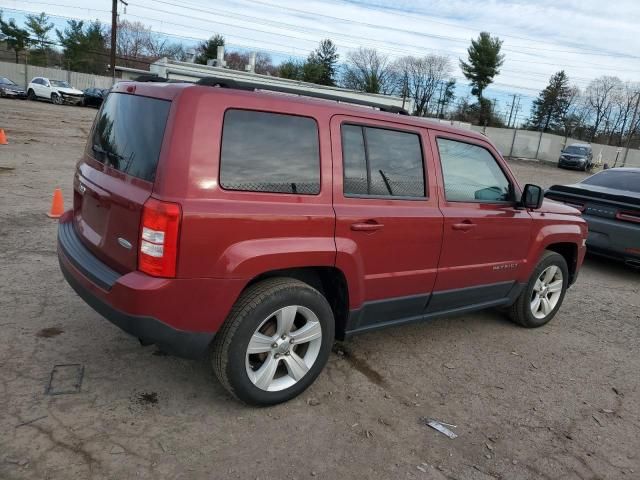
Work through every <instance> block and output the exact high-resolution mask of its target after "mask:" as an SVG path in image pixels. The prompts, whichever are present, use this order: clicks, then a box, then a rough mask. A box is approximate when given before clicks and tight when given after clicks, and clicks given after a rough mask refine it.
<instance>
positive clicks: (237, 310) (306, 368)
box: [212, 278, 335, 406]
mask: <svg viewBox="0 0 640 480" xmlns="http://www.w3.org/2000/svg"><path fill="white" fill-rule="evenodd" d="M334 331H335V325H334V318H333V312H332V310H331V307H330V306H329V303H328V302H327V300H326V299H325V297H324V296H323V295H322V294H321V293H320V292H319V291H318V290H316V289H315V288H313V287H311V286H310V285H308V284H306V283H304V282H301V281H299V280H295V279H292V278H271V279H267V280H264V281H262V282H259V283H256V284H254V285H252V286H250V287H249V288H248V289H247V290H246V291H245V292H244V293H243V294H242V295H241V296H240V298H239V299H238V301H237V302H236V304H235V305H234V307H233V308H232V310H231V313H230V314H229V316H228V317H227V320H226V321H225V323H224V324H223V325H222V327H221V329H220V331H219V332H218V333H217V334H216V337H215V340H214V343H213V349H212V365H213V370H214V372H215V374H216V376H217V377H218V379H219V380H220V383H222V385H223V386H224V387H225V388H226V389H227V390H228V391H229V392H230V393H231V394H232V395H234V396H235V397H236V398H237V399H239V400H240V401H242V402H245V403H247V404H251V405H260V406H265V405H274V404H277V403H281V402H285V401H287V400H290V399H292V398H294V397H296V396H297V395H299V394H300V393H302V392H303V391H304V390H305V389H306V388H307V387H309V386H310V385H311V384H312V383H313V381H314V380H315V379H316V377H317V376H318V375H319V374H320V372H321V371H322V369H323V368H324V366H325V364H326V363H327V360H328V359H329V354H330V352H331V346H332V343H333V339H334Z"/></svg>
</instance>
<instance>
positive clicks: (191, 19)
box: [0, 0, 640, 116]
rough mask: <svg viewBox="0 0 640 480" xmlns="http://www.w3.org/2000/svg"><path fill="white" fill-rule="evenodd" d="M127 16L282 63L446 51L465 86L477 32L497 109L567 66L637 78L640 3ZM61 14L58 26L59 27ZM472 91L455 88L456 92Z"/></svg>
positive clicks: (81, 9) (91, 11)
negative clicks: (494, 60)
mask: <svg viewBox="0 0 640 480" xmlns="http://www.w3.org/2000/svg"><path fill="white" fill-rule="evenodd" d="M128 3H129V6H128V7H127V10H126V14H125V13H124V12H123V9H122V5H121V6H120V9H121V10H120V11H121V14H122V16H123V17H125V18H127V19H129V20H131V21H142V22H143V23H146V24H148V25H150V26H151V27H152V29H153V30H155V31H158V32H163V33H165V34H169V35H172V36H175V38H176V39H180V40H182V41H184V42H185V43H189V42H195V41H197V40H198V39H204V38H207V37H209V36H210V35H212V34H214V33H221V34H223V35H224V36H225V37H226V39H227V43H228V44H229V45H231V46H235V47H238V48H245V49H260V50H264V51H267V52H268V53H270V54H271V55H272V56H273V57H274V60H276V61H278V60H281V59H284V58H288V57H304V56H306V54H307V53H308V52H309V51H310V50H312V49H313V48H315V47H316V45H317V43H318V41H319V40H320V39H322V38H327V37H328V38H331V39H332V40H333V41H334V42H335V43H336V44H337V45H338V48H339V51H340V53H341V54H342V55H343V56H344V54H345V53H346V52H347V51H348V50H350V49H353V48H357V47H359V46H365V47H374V48H377V49H378V50H379V51H381V52H382V53H384V54H386V55H388V56H389V57H391V58H395V57H399V56H403V55H424V54H428V53H437V54H442V55H448V56H450V57H451V59H452V63H453V65H454V76H455V77H456V78H457V79H458V83H459V84H460V85H463V84H466V81H465V80H464V78H463V77H462V74H461V72H460V70H459V68H458V58H460V57H465V56H466V52H465V51H466V48H467V46H468V45H469V40H470V39H471V38H474V37H476V36H477V35H478V33H479V32H480V31H481V30H486V31H489V32H491V33H492V34H493V35H498V36H499V37H500V38H501V39H502V40H504V44H503V50H504V53H505V55H506V61H505V64H504V66H503V68H502V72H501V74H500V75H499V76H498V77H497V78H496V81H495V84H494V85H493V86H492V87H491V88H490V89H489V90H488V91H487V96H489V97H495V98H497V99H498V103H499V106H500V109H501V110H506V109H507V108H508V101H509V100H507V99H508V95H509V94H513V93H517V94H520V95H523V96H524V97H525V99H524V101H523V105H524V111H523V110H521V112H520V115H524V116H526V114H528V110H529V105H530V98H529V99H528V100H527V98H526V97H532V96H535V95H536V94H537V92H538V91H539V90H540V89H541V88H543V87H544V86H545V85H546V83H547V81H548V79H549V76H550V75H551V74H553V73H554V72H556V71H558V70H560V69H564V70H565V71H566V72H567V74H568V75H569V77H570V79H571V80H572V82H573V83H574V84H576V85H577V86H579V87H580V88H584V87H586V85H587V84H588V82H589V80H590V79H592V78H595V77H597V76H601V75H615V76H618V77H620V78H621V79H622V80H629V81H638V80H640V36H639V35H638V33H637V31H638V27H637V21H638V19H640V0H616V1H615V2H609V3H606V4H603V2H601V1H596V0H580V1H579V0H562V1H560V0H555V1H552V0H493V1H477V0H476V1H474V0H431V1H406V0H396V1H391V0H324V1H319V0H305V1H304V2H300V1H299V0H227V1H220V0H218V1H213V0H208V1H207V0H186V1H178V0H129V1H128ZM110 8H111V1H110V0H94V1H92V2H91V3H88V2H86V1H83V0H43V1H42V2H38V1H33V0H0V9H4V10H5V17H15V18H16V19H18V20H20V19H21V18H22V17H23V16H22V15H21V14H20V13H19V12H18V11H17V10H21V11H24V10H28V11H32V12H41V11H45V12H47V13H48V14H50V15H52V16H53V15H58V16H61V17H73V18H84V19H95V18H98V19H100V20H101V21H103V22H105V23H109V22H110ZM63 22H64V19H63V18H59V19H57V21H56V23H63ZM467 91H468V89H467V88H466V87H465V88H461V89H460V90H459V91H458V94H459V95H464V94H465V93H466V92H467Z"/></svg>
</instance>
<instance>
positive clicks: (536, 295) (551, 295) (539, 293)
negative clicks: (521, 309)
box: [531, 265, 564, 319]
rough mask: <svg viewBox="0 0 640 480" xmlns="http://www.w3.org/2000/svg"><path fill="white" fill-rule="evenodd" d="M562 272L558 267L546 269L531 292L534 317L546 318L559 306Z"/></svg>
mask: <svg viewBox="0 0 640 480" xmlns="http://www.w3.org/2000/svg"><path fill="white" fill-rule="evenodd" d="M563 283H564V282H563V278H562V270H561V269H560V268H558V267H557V266H556V265H550V266H548V267H547V268H545V269H544V270H543V271H542V273H541V274H540V276H539V277H538V279H537V280H536V283H535V284H534V286H533V291H532V292H531V313H532V314H533V316H534V317H536V318H538V319H541V318H545V317H546V316H547V315H549V314H550V313H551V312H553V309H554V308H556V305H558V301H560V297H561V296H562V287H563Z"/></svg>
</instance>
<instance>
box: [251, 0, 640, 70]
mask: <svg viewBox="0 0 640 480" xmlns="http://www.w3.org/2000/svg"><path fill="white" fill-rule="evenodd" d="M246 1H249V2H252V3H262V4H264V5H269V6H271V7H274V8H278V7H279V6H277V5H273V4H269V3H266V2H260V1H259V0H246ZM325 1H331V2H332V3H336V4H345V3H355V4H356V5H360V4H359V3H358V2H350V1H345V0H343V1H340V0H325ZM286 8H289V7H286ZM367 8H368V9H370V10H378V11H381V12H384V13H388V14H391V15H397V16H401V17H405V18H411V19H414V20H420V21H422V22H429V23H436V24H440V25H446V26H449V27H454V28H459V29H463V30H469V31H472V32H477V31H483V30H485V29H486V27H479V26H474V25H469V26H468V27H467V26H464V25H458V24H455V23H450V22H443V21H441V20H434V19H433V18H432V17H428V16H426V15H424V14H418V15H419V18H418V17H416V15H415V14H409V13H405V12H398V11H393V10H392V9H391V8H389V7H383V6H377V5H367ZM309 13H311V12H309ZM378 27H382V28H384V26H381V25H380V26H378ZM498 35H499V36H500V37H506V38H515V39H518V40H526V41H528V42H538V43H544V44H547V45H555V43H553V42H550V41H546V40H544V39H541V38H533V37H526V36H520V35H513V34H506V33H498ZM569 45H570V46H571V45H572V44H569ZM527 48H535V47H527ZM574 48H576V49H578V50H584V51H588V52H595V53H599V54H602V55H606V56H612V55H620V56H626V55H629V56H630V57H632V58H640V57H638V56H635V55H630V54H624V53H612V52H607V51H604V50H593V49H585V48H583V47H574ZM547 50H549V49H547ZM551 51H557V50H555V49H553V50H551ZM565 53H573V52H565Z"/></svg>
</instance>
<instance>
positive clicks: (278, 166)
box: [220, 110, 320, 195]
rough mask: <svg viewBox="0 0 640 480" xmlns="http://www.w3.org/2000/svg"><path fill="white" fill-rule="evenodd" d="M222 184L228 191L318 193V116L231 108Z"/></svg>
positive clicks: (225, 128)
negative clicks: (309, 116) (314, 117)
mask: <svg viewBox="0 0 640 480" xmlns="http://www.w3.org/2000/svg"><path fill="white" fill-rule="evenodd" d="M220 184H221V185H222V187H223V188H225V189H227V190H245V191H253V192H272V193H297V194H304V195H315V194H317V193H319V192H320V147H319V143H318V125H317V124H316V122H315V120H313V119H312V118H307V117H298V116H295V115H285V114H280V113H268V112H257V111H251V110H227V112H226V113H225V115H224V125H223V128H222V149H221V154H220Z"/></svg>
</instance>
